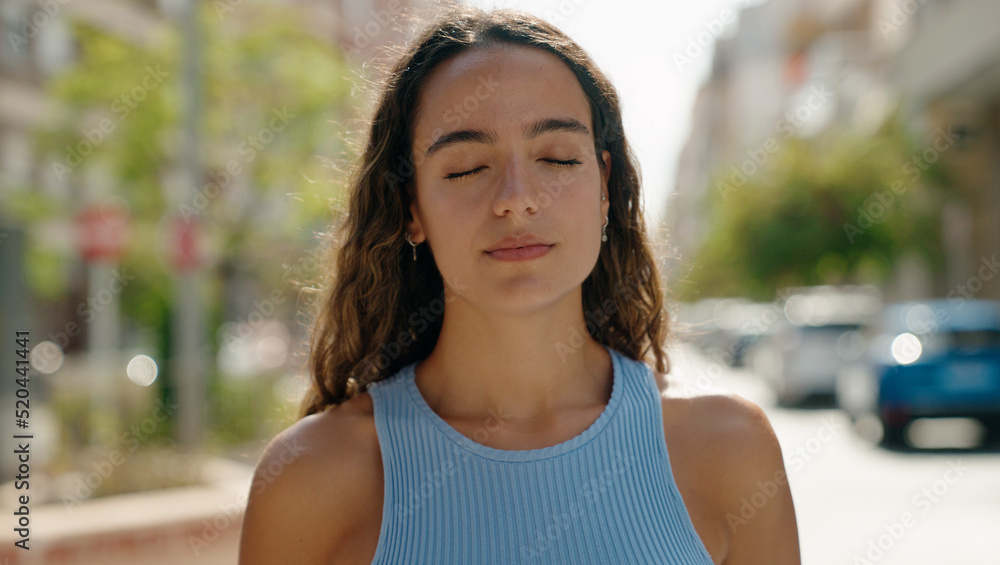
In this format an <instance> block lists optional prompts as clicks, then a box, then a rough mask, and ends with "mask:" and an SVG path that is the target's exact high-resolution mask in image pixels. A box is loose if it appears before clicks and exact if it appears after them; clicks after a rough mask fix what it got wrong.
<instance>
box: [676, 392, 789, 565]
mask: <svg viewBox="0 0 1000 565" xmlns="http://www.w3.org/2000/svg"><path fill="white" fill-rule="evenodd" d="M666 382H669V381H666ZM661 402H662V406H663V420H664V434H665V437H666V440H667V445H668V448H669V451H670V455H671V466H672V467H673V469H674V473H675V476H676V478H677V482H678V486H681V485H682V483H684V485H685V486H686V489H687V491H688V492H689V493H691V497H692V498H694V499H696V500H698V501H701V502H702V506H701V508H700V509H698V511H699V512H701V515H702V516H701V517H702V518H703V519H704V520H705V521H706V522H705V523H706V524H710V526H706V528H705V529H706V530H710V531H709V537H714V538H715V541H714V543H715V545H716V546H717V548H718V551H717V553H718V554H722V555H724V560H720V562H722V563H725V564H726V565H737V564H741V563H752V562H756V561H755V560H758V559H759V558H760V556H761V555H768V556H769V559H768V562H769V563H777V564H782V565H784V564H793V563H795V564H797V563H800V558H799V546H798V531H797V526H796V521H795V511H794V507H793V503H792V497H791V490H790V488H789V485H788V478H787V476H786V474H785V466H784V460H783V457H782V453H781V446H780V444H779V442H778V438H777V436H776V435H775V433H774V429H773V427H772V426H771V423H770V420H769V419H768V417H767V414H766V413H765V412H764V410H763V409H762V408H761V407H760V406H758V405H757V404H755V403H754V402H751V401H750V400H747V399H745V398H743V397H741V396H738V395H736V394H732V393H728V392H723V393H706V394H690V393H689V392H688V393H681V394H674V393H673V392H672V391H671V388H670V386H669V385H668V386H667V390H666V391H665V392H664V393H663V394H662V395H661ZM694 513H695V511H694V510H692V514H694ZM692 519H694V516H692ZM705 537H706V536H703V540H704V538H705ZM704 541H705V542H706V547H707V548H708V549H709V550H710V552H712V551H711V549H712V548H711V547H709V540H704ZM715 555H716V553H713V556H715Z"/></svg>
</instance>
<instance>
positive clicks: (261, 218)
mask: <svg viewBox="0 0 1000 565" xmlns="http://www.w3.org/2000/svg"><path fill="white" fill-rule="evenodd" d="M306 17H308V14H307V13H304V12H300V11H297V10H294V9H289V8H288V7H287V6H286V7H277V6H269V5H266V4H261V3H244V4H242V5H241V6H240V7H239V8H238V9H237V10H234V11H233V12H232V13H227V14H225V17H224V18H222V17H220V16H219V15H218V14H216V13H215V10H214V9H213V8H212V5H211V4H210V3H205V4H202V14H201V24H202V25H201V28H202V33H203V46H204V53H203V56H202V65H203V67H202V71H203V73H202V74H203V84H204V92H203V97H202V104H203V117H204V120H203V126H202V142H201V143H202V145H201V147H202V148H203V157H202V166H203V169H204V171H205V179H204V184H203V185H202V186H200V187H194V188H195V190H194V191H193V194H192V193H191V192H192V191H191V187H187V186H178V183H177V181H176V178H177V175H176V170H177V166H178V161H179V150H178V144H179V143H181V142H182V141H181V132H180V123H179V118H180V116H179V106H180V96H179V95H180V93H179V92H178V88H179V87H178V79H179V64H180V61H179V59H180V49H179V46H178V41H179V35H178V33H177V29H176V28H175V27H174V26H164V27H163V29H162V35H160V36H158V37H157V38H156V40H155V41H151V42H150V43H149V44H148V45H147V46H143V45H136V44H133V43H130V42H129V41H128V40H127V39H126V38H123V37H119V36H117V35H114V34H112V33H108V32H106V31H103V30H99V29H95V28H93V27H90V26H88V25H85V24H82V23H75V24H74V26H73V33H74V37H75V40H76V45H77V51H78V57H77V58H76V60H75V62H74V63H73V64H72V65H71V66H70V67H68V68H66V69H64V70H63V71H62V72H61V73H60V74H59V75H57V76H55V77H53V78H52V80H50V81H49V82H48V83H47V84H46V89H47V91H48V92H49V93H50V95H51V96H52V97H53V98H54V99H55V100H57V101H58V102H59V103H60V104H61V105H62V106H63V107H64V108H65V109H67V110H68V111H67V112H66V114H65V116H66V117H65V119H63V120H61V122H60V124H59V126H58V127H56V128H54V129H52V128H50V129H46V130H44V131H39V132H38V134H37V145H38V153H39V154H40V155H43V156H46V157H47V159H46V160H45V161H44V162H45V163H47V165H46V166H47V168H49V169H50V172H51V173H52V175H54V177H55V178H56V179H58V180H59V181H60V182H62V183H65V184H66V185H67V186H68V187H69V190H68V191H67V192H68V193H69V194H71V195H72V197H71V198H69V199H60V198H55V197H48V198H46V197H44V196H43V193H41V192H37V191H18V192H13V193H11V196H10V198H9V202H5V204H9V205H10V207H11V208H12V209H14V210H15V211H20V212H21V214H19V215H21V216H22V218H24V217H26V216H28V215H30V217H29V218H28V220H29V221H32V222H36V223H37V222H42V221H44V220H46V219H52V218H59V219H62V220H63V222H64V223H65V221H67V220H68V219H69V218H70V217H71V216H72V215H73V214H74V213H75V212H76V211H77V209H78V208H79V207H80V206H81V205H82V204H84V203H85V202H86V201H87V200H94V199H93V198H90V197H88V196H83V195H81V193H86V192H88V191H89V190H92V189H88V188H86V186H87V185H88V184H93V183H94V182H95V179H98V180H97V181H96V182H104V183H108V184H111V185H113V186H110V187H107V186H106V187H101V189H100V190H99V191H98V194H99V195H100V198H108V197H114V199H115V200H117V201H119V202H120V201H121V200H120V199H124V202H125V203H126V204H127V206H128V208H129V211H130V214H131V219H132V230H131V234H130V246H129V251H128V253H127V254H126V256H125V258H124V259H123V264H122V267H123V269H124V270H125V271H126V272H128V273H130V274H131V275H133V276H135V279H134V281H132V282H130V284H129V285H128V287H127V288H126V290H125V292H123V293H122V313H123V315H124V316H126V317H129V318H132V319H134V320H135V321H136V322H138V323H140V324H142V325H146V326H147V327H153V328H156V327H160V326H161V325H162V324H163V323H164V321H165V319H164V317H165V311H166V309H167V308H169V306H170V301H171V282H170V277H169V276H167V275H168V274H169V269H170V265H169V264H166V263H165V258H164V256H163V253H162V252H161V251H162V248H163V241H162V240H163V237H164V226H163V225H161V220H162V219H163V218H164V217H165V216H167V215H170V214H171V213H178V214H180V215H181V216H183V217H185V218H194V219H197V220H199V221H201V222H202V223H203V224H204V226H205V229H206V231H207V232H208V233H209V234H211V237H210V244H211V245H212V246H213V247H214V248H215V249H214V253H215V254H216V255H217V257H218V259H219V261H218V263H216V266H217V268H218V272H219V273H221V274H223V276H224V277H228V276H235V275H236V274H238V275H239V276H242V277H247V278H250V279H253V280H257V281H258V282H259V286H262V287H265V288H268V289H270V288H276V287H279V286H281V285H282V284H283V282H282V276H281V275H282V272H281V265H282V263H283V262H287V261H288V260H289V256H290V255H294V253H295V251H296V250H301V249H303V248H304V247H307V246H308V242H309V241H310V240H311V238H312V235H313V231H314V229H319V228H320V227H322V226H323V225H324V224H325V223H326V221H328V220H329V212H330V209H329V202H330V200H331V199H332V198H334V197H335V196H336V195H335V194H334V191H335V190H337V187H334V186H331V185H330V183H326V182H322V181H325V180H327V178H328V177H329V176H330V175H329V174H328V173H329V172H330V170H329V167H328V166H327V164H328V163H327V162H326V160H327V159H333V158H335V156H336V155H335V154H336V153H337V152H338V151H340V150H341V149H342V148H341V147H340V146H339V145H338V143H337V142H338V141H340V139H339V138H338V134H339V133H340V132H339V131H338V129H337V128H338V124H337V122H338V121H339V120H340V119H342V117H343V115H344V114H345V113H346V112H347V111H348V109H347V104H346V101H347V100H348V96H349V92H350V83H349V81H348V80H346V75H347V70H346V68H345V63H344V59H343V56H342V53H341V52H340V50H339V49H338V48H337V47H336V46H334V45H332V44H331V43H329V42H327V40H326V39H325V38H320V37H317V36H315V35H313V34H310V33H308V32H306V31H304V29H306V27H307V26H305V25H304V24H303V21H302V20H303V18H306ZM149 45H151V46H149ZM98 201H100V200H98ZM15 213H16V212H15ZM66 251H67V250H66V249H65V248H61V249H60V248H54V247H53V246H52V245H51V244H50V243H49V242H46V241H44V238H36V245H34V246H33V248H32V250H31V251H30V253H32V254H33V256H34V258H33V259H29V266H30V265H35V266H36V268H33V269H31V270H32V272H31V273H29V279H30V281H31V283H32V287H33V288H34V289H35V290H36V291H37V292H38V293H39V294H41V295H42V296H44V297H46V298H48V299H54V300H57V299H59V298H61V297H64V296H65V292H66V288H65V284H62V285H60V284H58V282H53V281H60V280H61V281H65V280H66V277H53V276H52V275H53V273H55V272H57V271H58V269H59V267H57V266H56V265H55V264H54V263H53V262H54V261H55V262H57V263H62V264H63V265H65V263H67V262H68V263H72V262H74V261H75V260H76V257H75V255H74V254H72V253H67V252H66ZM62 269H63V271H64V272H65V269H66V268H65V266H63V267H62ZM225 287H226V282H225V281H224V280H223V281H222V286H221V287H220V288H216V289H215V292H217V293H220V294H223V295H224V292H223V289H224V288H225ZM265 294H266V292H265ZM215 303H216V304H219V305H224V304H225V301H224V300H223V301H215ZM219 315H220V313H218V312H217V313H215V316H214V318H215V319H216V320H218V317H219ZM213 329H214V328H213ZM210 335H211V334H210Z"/></svg>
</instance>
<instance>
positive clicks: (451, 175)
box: [444, 159, 582, 180]
mask: <svg viewBox="0 0 1000 565" xmlns="http://www.w3.org/2000/svg"><path fill="white" fill-rule="evenodd" d="M542 161H545V162H546V163H552V164H553V165H558V166H561V167H572V166H573V165H581V164H582V163H581V162H580V161H578V160H576V159H569V160H568V161H560V160H558V159H542ZM485 168H486V166H485V165H483V166H481V167H476V168H475V169H471V170H468V171H465V172H461V173H449V174H448V175H446V176H445V177H444V178H446V179H450V180H454V179H460V178H465V177H471V176H473V175H475V174H477V173H479V172H481V171H482V170H483V169H485Z"/></svg>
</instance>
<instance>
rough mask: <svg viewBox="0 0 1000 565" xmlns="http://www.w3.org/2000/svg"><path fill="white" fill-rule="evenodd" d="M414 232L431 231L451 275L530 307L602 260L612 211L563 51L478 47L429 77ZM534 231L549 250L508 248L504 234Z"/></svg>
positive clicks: (419, 133)
mask: <svg viewBox="0 0 1000 565" xmlns="http://www.w3.org/2000/svg"><path fill="white" fill-rule="evenodd" d="M412 151H413V159H414V165H415V169H416V170H415V177H414V178H415V185H416V197H415V198H413V200H412V204H411V206H410V212H411V213H412V216H413V221H412V222H411V223H410V224H409V226H408V229H409V231H410V234H411V239H412V240H413V241H414V242H415V243H416V242H422V241H427V242H428V243H429V245H430V247H431V249H432V250H433V254H434V259H435V261H436V263H437V267H438V270H439V271H440V272H441V276H442V278H443V279H444V281H445V284H446V285H447V286H448V287H449V288H450V289H451V290H452V291H454V292H455V293H456V294H458V295H459V296H461V297H462V298H464V299H466V300H468V301H471V302H474V303H476V304H478V305H480V306H484V307H492V308H497V309H503V310H506V311H528V310H531V309H534V308H537V307H539V306H544V305H546V304H548V303H552V302H555V301H557V300H558V299H559V298H561V297H564V296H565V295H566V294H567V293H569V292H570V291H572V290H574V289H575V288H576V287H578V286H579V285H580V284H581V283H582V282H583V281H584V279H586V278H587V276H588V275H589V274H590V272H591V271H592V270H593V268H594V265H595V264H596V262H597V259H598V254H599V253H600V247H601V225H602V224H603V223H604V217H605V216H606V215H607V213H608V204H609V202H610V196H608V200H603V201H602V199H601V197H602V194H604V195H607V179H608V173H609V172H610V154H609V153H608V151H604V152H603V154H602V156H601V157H602V159H603V160H604V163H605V168H604V169H603V170H602V169H601V168H600V167H599V166H598V162H597V156H596V155H595V153H594V132H593V124H592V123H591V114H590V106H589V104H588V102H587V98H586V97H585V95H584V93H583V90H582V89H581V87H580V84H579V83H578V81H577V79H576V76H575V75H574V74H573V72H572V71H571V70H570V69H569V68H568V67H567V66H566V65H565V64H564V63H563V62H562V61H561V60H560V59H559V58H558V57H556V56H555V55H552V54H551V53H548V52H546V51H543V50H541V49H535V48H530V47H523V46H504V47H502V48H493V49H488V50H485V51H469V52H465V53H462V54H460V55H458V56H456V57H455V58H453V59H450V60H448V61H446V62H445V63H442V64H441V65H439V66H438V67H437V68H435V69H434V71H432V73H431V74H430V76H429V77H428V80H427V82H425V84H424V85H423V87H422V90H421V96H420V102H419V109H418V112H417V121H416V124H415V130H414V142H413V147H412ZM508 236H513V237H528V236H533V237H534V238H537V239H538V240H540V241H541V242H543V243H545V244H548V248H547V251H545V252H544V253H543V254H541V255H539V256H535V257H533V258H527V259H522V260H515V261H512V260H504V257H503V253H491V252H489V251H490V250H491V249H494V248H496V247H497V246H504V243H503V242H502V241H501V240H502V239H504V238H506V237H508Z"/></svg>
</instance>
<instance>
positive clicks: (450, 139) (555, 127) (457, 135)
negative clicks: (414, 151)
mask: <svg viewBox="0 0 1000 565" xmlns="http://www.w3.org/2000/svg"><path fill="white" fill-rule="evenodd" d="M552 131H566V132H571V133H582V134H584V135H590V130H589V129H587V126H585V125H583V124H582V123H580V121H579V120H576V119H574V118H562V119H560V118H543V119H541V120H538V121H537V122H535V123H533V124H529V125H528V127H526V128H524V137H525V138H526V139H534V138H536V137H538V136H540V135H542V134H543V133H548V132H552ZM496 141H497V134H496V132H494V131H493V130H486V131H483V130H478V129H463V130H458V131H453V132H451V133H446V134H444V135H442V136H441V137H439V138H437V140H436V141H434V143H433V144H431V146H430V147H428V148H427V151H426V152H425V153H424V157H425V158H426V157H430V156H431V155H433V154H434V153H436V152H437V151H440V150H441V149H444V148H445V147H447V146H449V145H454V144H456V143H464V142H476V143H487V144H494V143H496Z"/></svg>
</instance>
